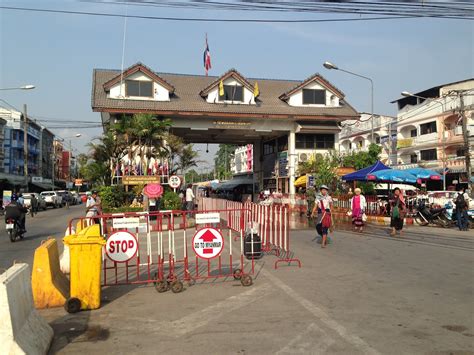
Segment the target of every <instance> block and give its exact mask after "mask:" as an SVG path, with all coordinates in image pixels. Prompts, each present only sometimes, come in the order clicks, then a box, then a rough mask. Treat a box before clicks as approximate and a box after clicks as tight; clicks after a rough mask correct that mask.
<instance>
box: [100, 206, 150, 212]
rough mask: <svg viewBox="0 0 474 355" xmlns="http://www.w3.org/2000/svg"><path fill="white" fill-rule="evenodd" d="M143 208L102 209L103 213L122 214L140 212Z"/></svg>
mask: <svg viewBox="0 0 474 355" xmlns="http://www.w3.org/2000/svg"><path fill="white" fill-rule="evenodd" d="M142 211H143V207H127V206H125V207H116V208H104V209H103V212H104V213H124V212H142Z"/></svg>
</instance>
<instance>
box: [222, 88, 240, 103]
mask: <svg viewBox="0 0 474 355" xmlns="http://www.w3.org/2000/svg"><path fill="white" fill-rule="evenodd" d="M219 101H238V102H242V101H244V88H243V86H237V85H224V95H222V96H221V95H219Z"/></svg>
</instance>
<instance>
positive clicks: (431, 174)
mask: <svg viewBox="0 0 474 355" xmlns="http://www.w3.org/2000/svg"><path fill="white" fill-rule="evenodd" d="M405 171H406V172H407V173H410V174H412V175H415V176H416V177H417V178H418V179H423V180H426V179H429V180H441V175H440V174H438V173H437V172H436V171H433V170H430V169H424V168H412V169H407V170H405Z"/></svg>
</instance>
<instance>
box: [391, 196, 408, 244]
mask: <svg viewBox="0 0 474 355" xmlns="http://www.w3.org/2000/svg"><path fill="white" fill-rule="evenodd" d="M393 194H394V200H393V202H392V208H391V218H390V227H392V231H391V232H390V235H391V236H395V235H396V234H397V231H398V232H399V233H400V235H402V230H403V220H404V219H405V214H406V204H405V199H404V198H403V194H402V191H401V190H400V189H399V188H398V187H396V188H395V189H394V190H393Z"/></svg>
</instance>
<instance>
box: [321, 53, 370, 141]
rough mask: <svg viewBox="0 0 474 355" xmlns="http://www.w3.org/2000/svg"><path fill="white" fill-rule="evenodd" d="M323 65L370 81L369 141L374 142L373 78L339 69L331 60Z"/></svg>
mask: <svg viewBox="0 0 474 355" xmlns="http://www.w3.org/2000/svg"><path fill="white" fill-rule="evenodd" d="M323 66H324V67H325V68H326V69H328V70H332V69H334V70H339V71H342V72H344V73H347V74H351V75H354V76H357V77H359V78H362V79H365V80H368V81H370V120H371V124H372V129H371V133H370V135H371V141H372V143H374V82H373V80H372V79H371V78H369V77H366V76H363V75H360V74H357V73H353V72H351V71H349V70H345V69H341V68H339V67H338V66H337V65H336V64H334V63H331V62H324V63H323Z"/></svg>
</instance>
